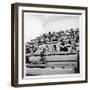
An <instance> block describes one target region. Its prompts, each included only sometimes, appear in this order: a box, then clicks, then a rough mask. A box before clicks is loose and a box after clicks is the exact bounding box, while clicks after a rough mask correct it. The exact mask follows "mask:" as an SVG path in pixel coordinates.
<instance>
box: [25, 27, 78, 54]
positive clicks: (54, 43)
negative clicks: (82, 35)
mask: <svg viewBox="0 0 90 90" xmlns="http://www.w3.org/2000/svg"><path fill="white" fill-rule="evenodd" d="M42 51H44V53H49V54H51V53H62V52H69V53H71V52H77V51H79V29H78V28H77V29H75V30H74V29H70V30H64V31H63V30H60V31H59V32H48V33H47V34H42V35H40V36H39V37H37V38H36V39H34V40H31V41H30V42H27V43H26V53H29V54H40V53H41V52H42Z"/></svg>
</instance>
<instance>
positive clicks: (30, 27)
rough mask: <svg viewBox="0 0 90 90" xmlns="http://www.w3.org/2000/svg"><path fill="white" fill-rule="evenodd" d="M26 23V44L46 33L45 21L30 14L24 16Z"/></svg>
mask: <svg viewBox="0 0 90 90" xmlns="http://www.w3.org/2000/svg"><path fill="white" fill-rule="evenodd" d="M24 21H25V23H24V30H25V32H24V34H25V42H29V41H30V40H32V39H36V37H38V36H40V35H42V33H44V30H43V21H42V20H41V19H39V18H37V17H36V16H33V15H30V14H24ZM36 30H37V32H36ZM33 32H34V33H33Z"/></svg>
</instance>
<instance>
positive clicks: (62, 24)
mask: <svg viewBox="0 0 90 90" xmlns="http://www.w3.org/2000/svg"><path fill="white" fill-rule="evenodd" d="M71 28H73V29H76V28H79V17H66V18H62V19H60V20H54V21H52V22H48V23H47V24H46V30H48V31H60V30H67V29H68V30H70V29H71Z"/></svg>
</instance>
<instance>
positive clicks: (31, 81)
mask: <svg viewBox="0 0 90 90" xmlns="http://www.w3.org/2000/svg"><path fill="white" fill-rule="evenodd" d="M11 67H12V84H14V86H29V85H32V86H35V85H54V84H67V83H84V82H87V7H76V6H60V5H43V4H24V3H23V4H22V3H16V4H14V5H12V66H11Z"/></svg>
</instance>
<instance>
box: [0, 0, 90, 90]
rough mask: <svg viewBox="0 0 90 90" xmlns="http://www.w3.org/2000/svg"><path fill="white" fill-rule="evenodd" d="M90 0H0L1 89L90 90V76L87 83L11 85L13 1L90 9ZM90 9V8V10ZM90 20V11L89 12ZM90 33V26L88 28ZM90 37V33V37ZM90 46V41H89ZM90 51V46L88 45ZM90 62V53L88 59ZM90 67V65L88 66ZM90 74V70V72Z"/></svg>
mask: <svg viewBox="0 0 90 90" xmlns="http://www.w3.org/2000/svg"><path fill="white" fill-rule="evenodd" d="M89 1H90V0H1V1H0V42H1V43H0V90H16V89H17V90H72V89H73V90H89V89H90V77H89V83H87V84H70V85H69V84H67V85H55V86H39V87H24V88H13V87H11V86H10V78H11V74H10V73H11V70H10V69H11V21H10V20H11V8H10V7H11V3H14V2H26V3H44V4H45V3H46V4H61V5H74V6H88V7H89V9H90V2H89ZM89 11H90V10H89ZM88 16H89V18H88V20H90V12H89V15H88ZM89 23H90V22H89ZM88 33H90V27H89V29H88ZM88 38H90V35H89V37H88ZM88 44H89V45H88V46H90V41H89V42H88ZM88 52H89V53H90V47H88ZM88 60H89V61H88V63H90V55H89V59H88ZM88 68H90V65H89V66H88ZM88 76H90V70H89V72H88Z"/></svg>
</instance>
